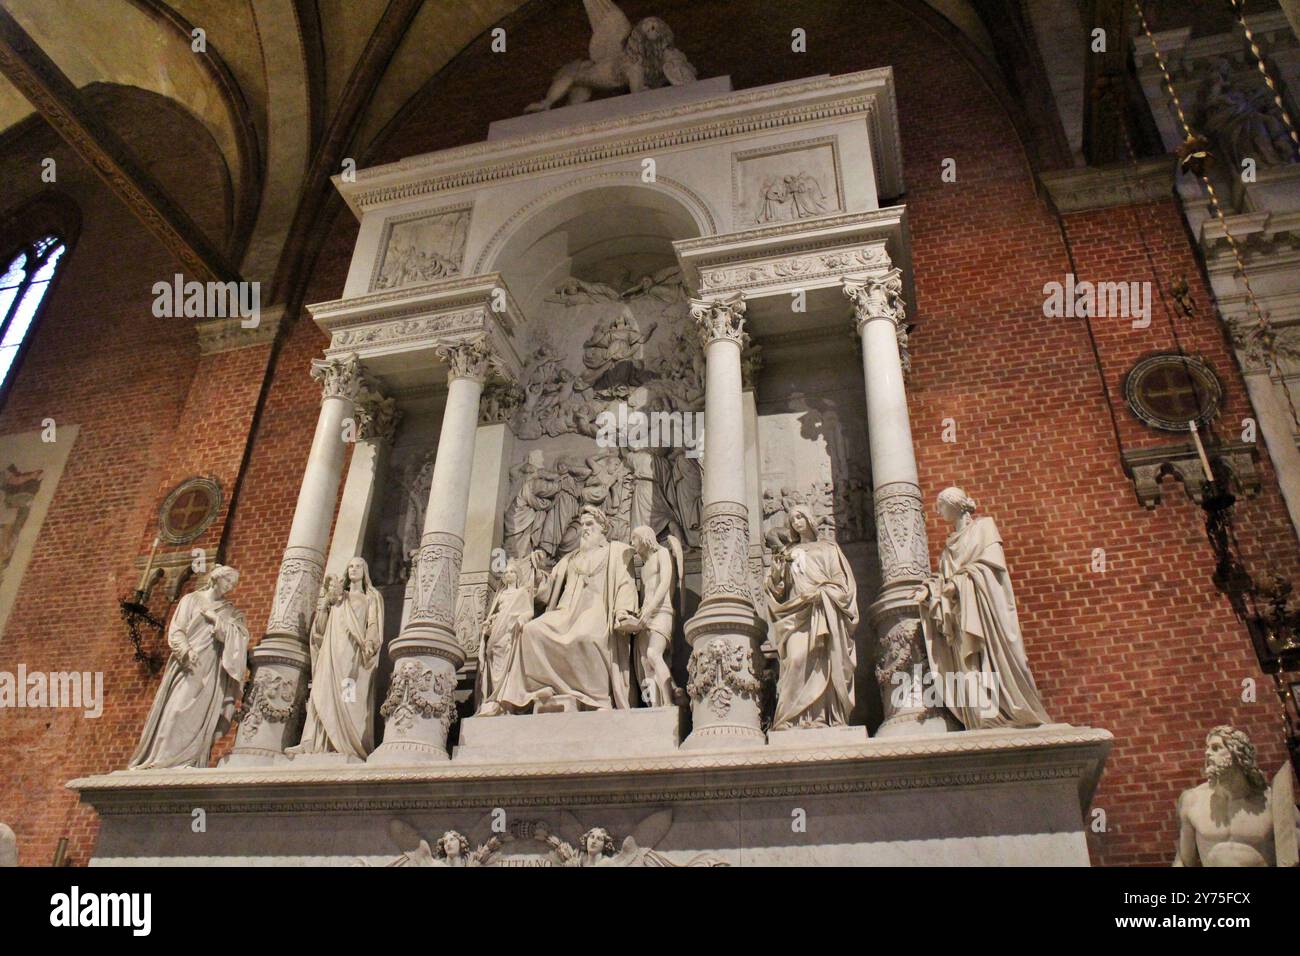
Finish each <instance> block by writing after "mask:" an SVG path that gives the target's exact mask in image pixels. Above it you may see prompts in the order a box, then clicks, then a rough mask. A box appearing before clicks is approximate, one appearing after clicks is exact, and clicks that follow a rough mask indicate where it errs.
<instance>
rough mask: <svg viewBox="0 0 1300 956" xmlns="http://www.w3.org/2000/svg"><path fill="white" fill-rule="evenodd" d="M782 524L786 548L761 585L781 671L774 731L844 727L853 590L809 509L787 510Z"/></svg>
mask: <svg viewBox="0 0 1300 956" xmlns="http://www.w3.org/2000/svg"><path fill="white" fill-rule="evenodd" d="M787 521H788V528H789V534H790V537H791V539H792V543H791V544H790V545H789V547H787V548H786V549H785V550H784V551H783V552H782V553H780V554H779V555H777V556H776V558H775V560H774V561H773V563H772V570H771V572H770V573H769V574H768V579H767V585H766V590H767V602H768V611H769V613H770V615H771V618H772V641H773V643H774V644H775V645H776V651H777V657H778V659H779V660H780V665H781V673H780V677H779V679H778V683H777V691H776V715H775V716H774V717H773V718H772V729H773V730H791V729H793V728H802V727H839V726H843V725H845V724H847V723H848V722H849V711H851V710H852V709H853V671H854V668H855V667H856V663H857V651H856V649H855V647H854V644H853V630H854V628H856V627H857V624H858V589H857V584H856V582H855V581H854V580H853V571H852V570H851V569H850V568H849V563H848V561H847V560H846V559H845V557H844V553H843V552H842V551H841V550H840V549H839V546H838V545H836V544H835V543H834V542H832V541H818V540H817V532H816V523H815V521H814V519H813V516H812V513H811V512H810V511H809V510H808V509H807V508H805V507H804V506H803V505H796V506H795V507H793V508H791V509H790V512H789V516H788V519H787Z"/></svg>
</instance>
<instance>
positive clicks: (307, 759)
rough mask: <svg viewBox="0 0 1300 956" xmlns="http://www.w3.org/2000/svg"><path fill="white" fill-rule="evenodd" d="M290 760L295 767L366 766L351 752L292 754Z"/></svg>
mask: <svg viewBox="0 0 1300 956" xmlns="http://www.w3.org/2000/svg"><path fill="white" fill-rule="evenodd" d="M289 762H290V763H292V764H293V766H295V767H347V766H354V767H355V766H361V767H364V766H365V764H366V762H365V761H364V760H362V759H361V758H360V757H353V756H352V755H351V754H290V755H289Z"/></svg>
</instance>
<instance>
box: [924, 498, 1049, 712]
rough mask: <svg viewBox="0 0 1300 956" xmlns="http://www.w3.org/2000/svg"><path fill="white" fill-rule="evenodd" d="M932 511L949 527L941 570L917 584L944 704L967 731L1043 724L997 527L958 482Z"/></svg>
mask: <svg viewBox="0 0 1300 956" xmlns="http://www.w3.org/2000/svg"><path fill="white" fill-rule="evenodd" d="M938 510H939V514H940V515H942V516H943V518H944V520H946V521H948V522H949V523H950V524H951V525H952V526H953V532H952V534H950V535H948V542H947V544H946V545H944V549H943V555H942V556H941V557H940V558H939V573H938V574H934V575H931V576H930V577H929V579H928V580H927V581H926V583H925V584H923V585H922V586H921V587H920V588H919V589H918V591H917V598H918V600H919V601H920V603H921V611H922V622H923V624H924V627H925V644H926V651H927V653H928V655H929V657H930V669H931V672H932V673H933V675H934V677H935V679H936V680H941V681H942V685H943V688H944V704H945V705H946V706H947V707H948V709H949V710H951V711H952V713H953V715H954V716H955V717H956V718H957V719H958V720H960V721H961V722H962V724H963V725H964V726H965V727H966V729H967V730H977V729H981V728H987V727H1008V726H1009V727H1036V726H1038V725H1039V724H1045V723H1048V722H1049V718H1048V716H1047V712H1046V711H1045V710H1044V709H1043V702H1042V700H1041V699H1040V698H1039V696H1038V688H1037V687H1036V686H1035V685H1034V678H1033V675H1032V674H1030V672H1029V662H1028V660H1027V659H1026V658H1025V644H1024V641H1023V640H1022V638H1021V636H1020V621H1019V619H1018V618H1017V616H1016V599H1015V596H1014V595H1013V594H1012V593H1011V577H1010V575H1009V574H1008V573H1007V559H1006V555H1005V554H1004V553H1003V551H1002V536H1001V535H1000V534H998V528H997V525H996V524H994V523H993V519H992V518H989V517H979V518H977V517H975V501H974V499H972V498H970V497H969V496H968V495H967V494H966V493H965V492H964V491H962V490H961V489H960V488H945V489H944V490H943V491H941V492H940V493H939V501H938Z"/></svg>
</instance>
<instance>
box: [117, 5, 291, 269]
mask: <svg viewBox="0 0 1300 956" xmlns="http://www.w3.org/2000/svg"><path fill="white" fill-rule="evenodd" d="M131 2H132V3H134V4H135V5H136V6H138V7H139V8H140V9H142V10H143V11H145V12H146V13H148V14H149V15H150V16H152V17H153V18H154V19H155V20H156V21H157V22H158V23H161V24H164V25H165V26H166V27H167V28H169V29H171V30H174V31H175V32H177V33H178V34H179V35H180V36H181V37H182V38H183V39H184V41H185V42H186V43H189V42H190V37H191V35H192V33H193V31H194V24H192V23H190V22H189V21H188V20H186V19H185V18H184V17H183V16H181V15H180V14H179V13H177V12H176V10H175V9H173V8H172V7H171V6H170V5H169V4H167V3H165V2H163V0H131ZM205 46H206V52H204V53H201V54H195V56H196V57H197V58H198V61H199V63H200V64H202V66H203V68H204V70H205V71H206V72H207V74H208V76H209V77H210V78H211V79H212V84H213V87H214V88H215V89H216V90H217V92H218V93H219V94H220V96H221V98H222V99H223V100H224V101H225V104H226V109H227V110H228V111H229V112H230V115H231V117H232V119H233V120H234V122H233V124H232V125H233V128H234V133H235V145H236V149H237V150H238V152H239V164H240V166H241V167H242V169H241V175H240V178H239V183H240V186H239V190H238V195H236V196H235V197H234V205H233V213H234V215H233V222H232V225H231V229H230V232H229V236H228V239H227V242H226V244H225V246H224V248H223V251H224V252H225V254H226V258H227V259H228V260H229V261H230V262H232V263H237V262H239V261H240V259H242V258H243V254H244V250H245V249H246V248H247V246H248V240H249V237H250V236H251V235H252V232H253V225H254V223H255V222H256V220H257V211H258V208H259V206H260V203H261V198H262V186H263V183H264V182H265V179H266V168H265V166H264V162H265V156H264V154H263V151H262V149H261V143H260V138H259V136H258V131H257V124H256V122H255V121H254V119H253V114H252V110H251V109H250V108H249V105H248V101H247V100H246V99H245V98H244V91H243V88H242V87H240V85H239V83H238V82H237V81H236V79H235V75H234V74H233V73H232V72H231V70H230V67H229V66H227V65H226V61H225V60H223V59H222V57H221V54H220V53H219V52H218V51H217V47H216V45H215V43H214V40H213V38H211V37H209V38H208V39H207V42H206V45H205ZM231 181H232V183H233V182H234V177H233V175H232V176H231Z"/></svg>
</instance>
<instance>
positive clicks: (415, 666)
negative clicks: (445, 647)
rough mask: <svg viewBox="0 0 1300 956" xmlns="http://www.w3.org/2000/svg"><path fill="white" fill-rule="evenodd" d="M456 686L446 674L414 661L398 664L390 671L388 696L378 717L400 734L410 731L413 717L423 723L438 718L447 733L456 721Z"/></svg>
mask: <svg viewBox="0 0 1300 956" xmlns="http://www.w3.org/2000/svg"><path fill="white" fill-rule="evenodd" d="M453 690H455V683H454V681H453V680H452V678H451V675H449V674H447V673H446V672H445V671H434V669H433V668H432V667H430V666H429V665H427V664H423V663H421V662H420V661H418V660H415V659H414V658H409V657H408V658H407V659H406V660H404V661H401V662H400V663H399V664H398V665H397V667H396V669H394V671H393V681H392V684H391V685H390V686H389V688H388V697H386V698H385V699H384V703H383V706H381V707H380V708H379V716H381V717H383V718H384V720H385V721H388V723H389V725H390V726H393V727H396V728H397V729H398V730H400V731H407V730H410V729H411V725H412V724H413V723H415V718H416V717H423V718H424V719H426V720H433V719H434V718H437V719H438V720H441V721H442V727H443V730H450V729H451V723H452V721H453V720H455V719H456V704H455V702H454V701H453V699H452V691H453Z"/></svg>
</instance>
